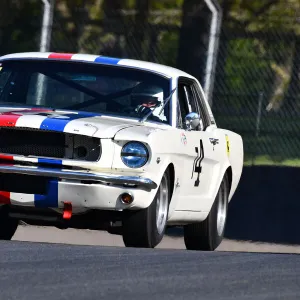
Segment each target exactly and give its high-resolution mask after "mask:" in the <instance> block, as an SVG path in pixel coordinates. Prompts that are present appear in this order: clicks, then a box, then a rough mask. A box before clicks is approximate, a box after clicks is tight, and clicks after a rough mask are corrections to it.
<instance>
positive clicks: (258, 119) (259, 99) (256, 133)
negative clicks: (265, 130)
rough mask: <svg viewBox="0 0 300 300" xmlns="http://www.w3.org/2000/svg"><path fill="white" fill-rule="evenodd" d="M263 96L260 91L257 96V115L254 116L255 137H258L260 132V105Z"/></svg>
mask: <svg viewBox="0 0 300 300" xmlns="http://www.w3.org/2000/svg"><path fill="white" fill-rule="evenodd" d="M263 98H264V93H263V92H260V93H259V97H258V107H257V116H256V130H255V137H258V136H259V132H260V121H261V107H262V102H263Z"/></svg>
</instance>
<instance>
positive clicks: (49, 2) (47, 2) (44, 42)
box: [40, 0, 55, 52]
mask: <svg viewBox="0 0 300 300" xmlns="http://www.w3.org/2000/svg"><path fill="white" fill-rule="evenodd" d="M54 1H55V0H42V2H43V3H44V13H43V25H42V31H41V40H40V52H48V51H49V48H50V42H51V32H52V25H53V12H54Z"/></svg>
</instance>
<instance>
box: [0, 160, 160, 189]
mask: <svg viewBox="0 0 300 300" xmlns="http://www.w3.org/2000/svg"><path fill="white" fill-rule="evenodd" d="M0 173H10V174H24V175H34V176H45V177H57V178H62V179H73V180H93V181H99V183H111V184H120V185H123V184H134V185H137V186H140V187H144V188H148V189H156V188H157V184H156V183H155V182H154V181H152V180H151V179H149V178H143V177H139V176H119V175H113V174H111V175H106V174H103V173H96V174H94V173H89V172H82V171H70V170H58V169H54V168H43V167H38V168H34V167H26V166H16V165H14V166H7V165H4V166H0Z"/></svg>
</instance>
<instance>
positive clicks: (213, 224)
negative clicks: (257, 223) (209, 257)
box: [184, 175, 229, 251]
mask: <svg viewBox="0 0 300 300" xmlns="http://www.w3.org/2000/svg"><path fill="white" fill-rule="evenodd" d="M228 195H229V182H228V177H227V176H226V175H225V176H224V178H223V180H222V182H221V185H220V188H219V191H218V194H217V196H216V199H215V201H214V204H213V206H212V208H211V211H210V213H209V215H208V216H207V218H206V219H205V220H204V221H203V222H201V223H195V224H188V225H185V226H184V243H185V246H186V249H188V250H202V251H214V250H215V249H216V248H217V247H218V246H219V245H220V244H221V242H222V240H223V237H224V232H225V227H226V220H227V212H228ZM220 197H221V198H220ZM220 202H221V203H220ZM220 211H221V213H223V215H222V214H220V216H221V215H222V217H220V219H219V220H220V221H219V224H220V228H219V230H218V226H217V225H218V213H219V212H220Z"/></svg>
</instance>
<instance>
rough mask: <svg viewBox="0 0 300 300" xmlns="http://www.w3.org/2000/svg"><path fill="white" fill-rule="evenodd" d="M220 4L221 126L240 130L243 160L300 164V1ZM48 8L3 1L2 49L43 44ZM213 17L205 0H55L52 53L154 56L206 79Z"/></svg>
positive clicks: (37, 1) (28, 1)
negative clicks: (43, 26)
mask: <svg viewBox="0 0 300 300" xmlns="http://www.w3.org/2000/svg"><path fill="white" fill-rule="evenodd" d="M215 1H217V0H215ZM219 5H220V6H221V8H222V11H223V18H222V27H221V33H220V36H219V38H220V42H219V52H218V62H217V67H216V72H215V74H214V75H215V85H214V91H213V98H212V103H213V106H212V109H213V112H214V114H215V117H216V120H217V124H218V126H220V127H225V128H228V129H231V130H234V131H236V132H238V133H240V134H242V136H243V138H244V142H245V153H246V157H245V163H246V164H291V165H300V160H299V159H300V154H299V146H300V136H299V129H300V1H299V0H251V1H250V0H219ZM42 14H43V5H42V1H41V0H1V10H0V55H2V54H6V53H11V52H21V51H38V49H39V38H40V31H41V23H42ZM210 18H211V15H210V12H209V10H208V9H207V7H206V6H205V4H204V0H114V1H112V0H56V1H55V12H54V24H53V28H52V41H51V51H61V52H79V53H94V54H101V55H109V56H116V57H127V58H135V59H142V60H148V61H153V62H158V63H162V64H166V65H170V66H174V67H178V68H180V69H183V70H184V71H187V72H189V73H191V74H192V75H194V76H196V77H197V78H198V79H199V80H200V81H201V82H202V83H203V80H204V79H203V78H204V76H205V63H206V59H207V39H208V32H209V25H210V20H211V19H210ZM260 105H261V113H260V115H259V108H260ZM259 116H260V118H259V119H258V117H259ZM258 121H259V126H258Z"/></svg>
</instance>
